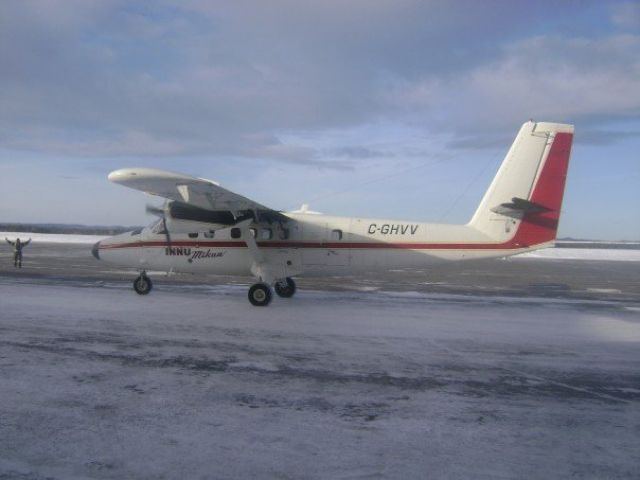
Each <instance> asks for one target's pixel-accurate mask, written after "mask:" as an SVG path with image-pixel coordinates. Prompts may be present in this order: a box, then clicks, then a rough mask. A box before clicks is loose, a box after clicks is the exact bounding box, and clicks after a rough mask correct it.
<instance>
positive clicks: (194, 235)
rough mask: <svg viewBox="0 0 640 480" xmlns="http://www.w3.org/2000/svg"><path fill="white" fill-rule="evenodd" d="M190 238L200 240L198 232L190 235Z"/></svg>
mask: <svg viewBox="0 0 640 480" xmlns="http://www.w3.org/2000/svg"><path fill="white" fill-rule="evenodd" d="M188 235H189V238H198V232H195V233H189V234H188Z"/></svg>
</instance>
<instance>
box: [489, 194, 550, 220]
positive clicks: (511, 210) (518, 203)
mask: <svg viewBox="0 0 640 480" xmlns="http://www.w3.org/2000/svg"><path fill="white" fill-rule="evenodd" d="M491 211H492V212H494V213H498V214H500V215H505V216H507V217H516V218H522V216H523V215H524V214H525V213H542V212H550V211H551V209H550V208H547V207H544V206H542V205H540V204H539V203H534V202H530V201H529V200H525V199H524V198H518V197H513V198H512V199H511V202H509V203H501V204H500V205H498V206H497V207H494V208H492V209H491Z"/></svg>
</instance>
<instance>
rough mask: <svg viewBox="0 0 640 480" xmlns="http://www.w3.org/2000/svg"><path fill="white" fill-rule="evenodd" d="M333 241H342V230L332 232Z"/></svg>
mask: <svg viewBox="0 0 640 480" xmlns="http://www.w3.org/2000/svg"><path fill="white" fill-rule="evenodd" d="M331 240H342V230H331Z"/></svg>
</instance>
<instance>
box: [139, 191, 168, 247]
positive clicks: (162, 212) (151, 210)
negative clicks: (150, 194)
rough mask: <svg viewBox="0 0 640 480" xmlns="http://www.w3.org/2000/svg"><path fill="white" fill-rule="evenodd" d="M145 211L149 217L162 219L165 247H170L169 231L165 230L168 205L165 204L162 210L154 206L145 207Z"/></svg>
mask: <svg viewBox="0 0 640 480" xmlns="http://www.w3.org/2000/svg"><path fill="white" fill-rule="evenodd" d="M145 211H146V212H147V213H148V214H149V215H155V216H156V217H160V218H161V219H162V229H163V230H164V235H165V237H167V246H168V247H169V248H170V247H171V235H170V234H169V229H168V228H167V212H168V211H169V205H168V204H167V202H165V203H164V206H163V207H162V208H160V207H156V206H155V205H147V206H146V208H145Z"/></svg>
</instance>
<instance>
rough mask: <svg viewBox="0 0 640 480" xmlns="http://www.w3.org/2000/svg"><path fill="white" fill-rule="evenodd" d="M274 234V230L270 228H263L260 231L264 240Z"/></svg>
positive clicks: (269, 238)
mask: <svg viewBox="0 0 640 480" xmlns="http://www.w3.org/2000/svg"><path fill="white" fill-rule="evenodd" d="M272 236H273V231H272V230H271V229H270V228H263V229H262V231H261V232H260V238H261V239H262V240H271V237H272Z"/></svg>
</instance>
